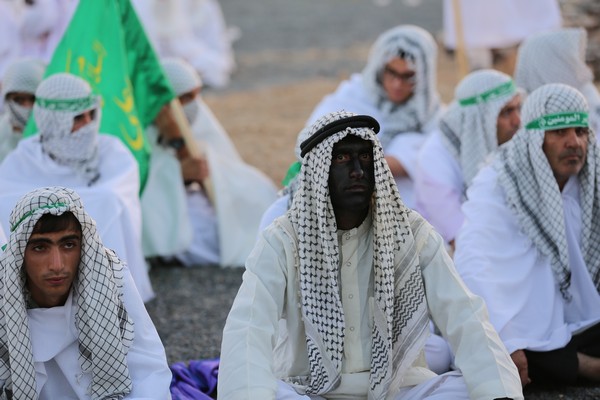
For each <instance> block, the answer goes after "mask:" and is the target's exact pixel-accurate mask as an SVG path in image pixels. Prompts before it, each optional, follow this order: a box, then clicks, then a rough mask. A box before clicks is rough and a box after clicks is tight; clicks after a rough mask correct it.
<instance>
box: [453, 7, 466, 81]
mask: <svg viewBox="0 0 600 400" xmlns="http://www.w3.org/2000/svg"><path fill="white" fill-rule="evenodd" d="M452 10H453V11H454V36H455V38H456V48H455V50H454V51H455V56H456V60H457V62H458V80H459V81H460V80H461V79H462V78H464V77H465V75H467V74H468V73H469V62H468V60H467V54H466V48H465V35H464V31H463V23H462V12H461V7H460V0H452Z"/></svg>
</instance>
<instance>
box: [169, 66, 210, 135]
mask: <svg viewBox="0 0 600 400" xmlns="http://www.w3.org/2000/svg"><path fill="white" fill-rule="evenodd" d="M161 64H162V67H163V69H164V70H165V74H166V76H167V79H168V80H169V82H170V83H171V86H173V90H174V91H175V93H176V94H177V96H181V95H182V94H184V93H188V92H191V91H192V90H195V89H198V88H201V87H202V80H201V79H200V76H199V75H198V72H196V70H195V69H194V67H192V66H191V65H190V64H189V63H188V62H186V61H184V60H182V59H179V58H175V57H170V58H166V59H164V60H163V61H162V63H161ZM183 112H184V113H185V116H186V117H187V119H188V121H189V123H190V125H191V124H193V123H194V121H195V120H196V118H197V117H198V113H199V112H200V102H199V99H194V100H193V101H190V102H189V103H187V104H185V105H184V106H183Z"/></svg>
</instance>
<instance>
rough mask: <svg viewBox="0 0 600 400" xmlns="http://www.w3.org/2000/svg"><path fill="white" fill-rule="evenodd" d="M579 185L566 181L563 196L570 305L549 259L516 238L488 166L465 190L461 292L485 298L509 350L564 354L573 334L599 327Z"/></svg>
mask: <svg viewBox="0 0 600 400" xmlns="http://www.w3.org/2000/svg"><path fill="white" fill-rule="evenodd" d="M579 186H580V185H579V182H578V180H577V178H576V177H572V178H571V179H570V180H569V181H568V182H567V184H566V185H565V187H564V189H563V191H562V193H561V200H562V209H563V210H564V211H563V212H564V216H565V217H564V221H565V229H566V232H567V235H566V237H567V245H568V260H569V266H570V268H571V285H570V287H569V293H570V294H571V295H572V296H573V299H572V301H571V302H570V303H568V302H566V301H565V300H564V298H563V297H562V295H561V292H560V290H559V288H558V285H557V283H556V279H555V277H554V274H553V272H552V268H551V266H550V260H549V258H548V257H545V256H542V255H541V254H540V252H539V251H538V250H537V249H536V246H535V245H534V244H533V242H532V241H531V239H529V238H528V237H527V235H525V234H524V233H523V232H522V229H521V228H520V225H519V221H518V220H517V217H516V216H515V214H514V212H513V211H512V210H511V209H510V208H509V207H508V205H507V201H506V194H505V192H504V190H503V189H502V187H501V186H500V185H499V183H498V176H497V173H496V171H495V170H494V168H493V166H488V167H485V168H484V169H482V170H481V172H480V174H479V175H478V176H477V178H476V179H475V181H474V183H473V185H472V186H471V187H470V188H469V190H468V197H469V200H468V201H467V202H465V204H464V205H463V211H464V214H465V218H466V221H465V224H464V227H463V229H462V230H461V231H460V233H459V235H458V238H457V246H456V253H455V255H454V260H455V263H456V267H457V270H458V271H459V273H460V274H461V277H462V278H463V280H464V281H465V283H466V284H467V286H468V287H469V288H470V289H471V290H472V291H473V292H474V293H476V294H479V295H480V296H482V297H483V298H484V299H485V301H486V303H487V305H488V311H489V313H490V320H491V322H492V323H493V324H494V327H495V328H496V329H497V330H498V332H499V334H500V337H501V338H502V340H503V342H504V343H505V345H506V347H507V349H508V351H509V352H513V351H515V350H518V349H529V350H534V351H549V350H554V349H557V348H562V347H564V346H565V345H566V344H567V343H568V342H569V340H570V339H571V335H572V334H573V333H576V332H577V331H579V330H581V329H584V328H586V327H589V326H591V325H593V324H594V323H596V322H598V321H600V295H599V294H598V291H597V290H596V288H595V287H594V284H593V283H592V281H591V279H590V275H589V272H588V271H587V268H586V265H585V262H584V260H583V256H582V252H581V250H580V249H581V227H582V222H581V221H582V210H581V206H580V187H579Z"/></svg>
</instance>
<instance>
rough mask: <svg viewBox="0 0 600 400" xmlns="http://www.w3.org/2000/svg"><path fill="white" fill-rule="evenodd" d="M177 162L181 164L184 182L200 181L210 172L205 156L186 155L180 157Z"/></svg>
mask: <svg viewBox="0 0 600 400" xmlns="http://www.w3.org/2000/svg"><path fill="white" fill-rule="evenodd" d="M179 162H180V164H181V175H182V176H183V181H184V182H185V183H186V184H188V183H192V182H198V183H202V181H204V180H205V179H206V178H208V176H209V174H210V171H209V170H208V163H207V162H206V159H205V158H194V157H191V156H188V157H185V158H182V159H180V161H179Z"/></svg>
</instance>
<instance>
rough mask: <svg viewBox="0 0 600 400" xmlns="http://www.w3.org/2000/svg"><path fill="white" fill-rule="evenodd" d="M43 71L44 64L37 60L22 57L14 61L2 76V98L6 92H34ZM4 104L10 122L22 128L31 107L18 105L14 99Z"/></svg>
mask: <svg viewBox="0 0 600 400" xmlns="http://www.w3.org/2000/svg"><path fill="white" fill-rule="evenodd" d="M44 71H45V67H44V64H43V63H42V62H41V61H39V60H36V59H33V58H23V59H19V60H16V61H14V62H13V63H12V64H10V66H9V67H8V68H7V69H6V72H5V73H4V77H3V78H2V85H1V86H2V98H3V99H4V98H6V95H7V94H9V93H14V92H20V93H31V94H34V93H35V90H36V89H37V87H38V85H39V84H40V82H41V81H42V78H43V77H44ZM6 106H7V112H8V115H9V119H10V123H11V124H12V125H13V126H14V127H17V128H19V129H20V130H23V128H24V127H25V124H26V123H27V120H28V119H29V115H30V114H31V108H28V107H24V106H22V105H19V104H17V103H15V102H14V101H7V102H6Z"/></svg>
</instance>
